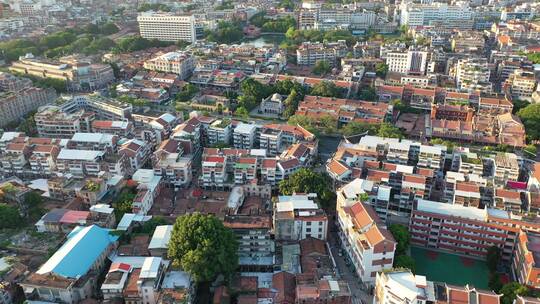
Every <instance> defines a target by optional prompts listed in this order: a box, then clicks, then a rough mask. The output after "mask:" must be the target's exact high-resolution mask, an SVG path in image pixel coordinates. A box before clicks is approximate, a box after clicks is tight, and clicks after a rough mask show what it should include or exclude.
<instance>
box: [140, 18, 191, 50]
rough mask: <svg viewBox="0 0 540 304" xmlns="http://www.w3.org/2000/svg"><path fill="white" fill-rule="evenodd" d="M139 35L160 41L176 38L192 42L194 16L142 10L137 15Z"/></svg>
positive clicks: (174, 40) (172, 40) (176, 39)
mask: <svg viewBox="0 0 540 304" xmlns="http://www.w3.org/2000/svg"><path fill="white" fill-rule="evenodd" d="M137 22H138V23H139V31H140V34H141V37H143V38H146V39H157V40H160V41H171V42H176V41H178V40H183V41H188V42H191V43H194V42H195V41H196V39H197V36H196V33H195V17H194V16H192V15H189V16H180V15H174V14H171V13H156V12H144V13H140V14H139V15H138V16H137Z"/></svg>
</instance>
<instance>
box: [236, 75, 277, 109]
mask: <svg viewBox="0 0 540 304" xmlns="http://www.w3.org/2000/svg"><path fill="white" fill-rule="evenodd" d="M240 90H241V91H242V93H243V94H244V95H246V96H251V97H253V98H255V100H256V102H257V103H259V102H261V100H262V99H263V98H266V97H268V96H269V95H270V94H271V89H270V87H268V86H267V85H264V84H262V83H260V82H259V81H257V80H255V79H253V78H248V79H246V80H244V81H243V82H242V83H241V84H240Z"/></svg>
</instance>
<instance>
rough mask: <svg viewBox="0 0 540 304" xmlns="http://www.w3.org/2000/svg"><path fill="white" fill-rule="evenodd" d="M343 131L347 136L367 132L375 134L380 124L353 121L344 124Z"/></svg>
mask: <svg viewBox="0 0 540 304" xmlns="http://www.w3.org/2000/svg"><path fill="white" fill-rule="evenodd" d="M341 131H342V133H343V135H345V136H352V135H358V134H362V133H365V132H368V133H369V134H371V135H373V134H376V133H377V131H378V125H374V124H369V123H365V122H358V121H351V122H348V123H347V124H346V125H345V126H343V128H341Z"/></svg>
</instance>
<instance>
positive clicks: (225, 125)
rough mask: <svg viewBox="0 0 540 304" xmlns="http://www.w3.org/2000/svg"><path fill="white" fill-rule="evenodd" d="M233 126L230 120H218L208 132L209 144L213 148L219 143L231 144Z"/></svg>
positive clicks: (211, 125)
mask: <svg viewBox="0 0 540 304" xmlns="http://www.w3.org/2000/svg"><path fill="white" fill-rule="evenodd" d="M232 131H233V130H232V125H231V120H230V119H222V120H216V121H214V122H213V123H212V124H210V126H209V127H208V130H206V138H207V141H208V144H209V145H210V146H213V145H215V144H218V143H223V144H229V143H230V142H231V135H232Z"/></svg>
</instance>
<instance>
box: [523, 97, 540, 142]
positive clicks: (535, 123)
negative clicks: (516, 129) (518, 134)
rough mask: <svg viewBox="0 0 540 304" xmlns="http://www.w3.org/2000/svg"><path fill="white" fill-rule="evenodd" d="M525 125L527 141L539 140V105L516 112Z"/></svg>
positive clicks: (532, 105) (529, 106)
mask: <svg viewBox="0 0 540 304" xmlns="http://www.w3.org/2000/svg"><path fill="white" fill-rule="evenodd" d="M517 115H518V116H519V118H521V121H522V122H523V124H524V125H525V131H526V133H527V138H528V139H529V140H537V139H540V103H535V104H530V105H528V106H526V107H525V108H523V109H521V110H519V111H518V112H517Z"/></svg>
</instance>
